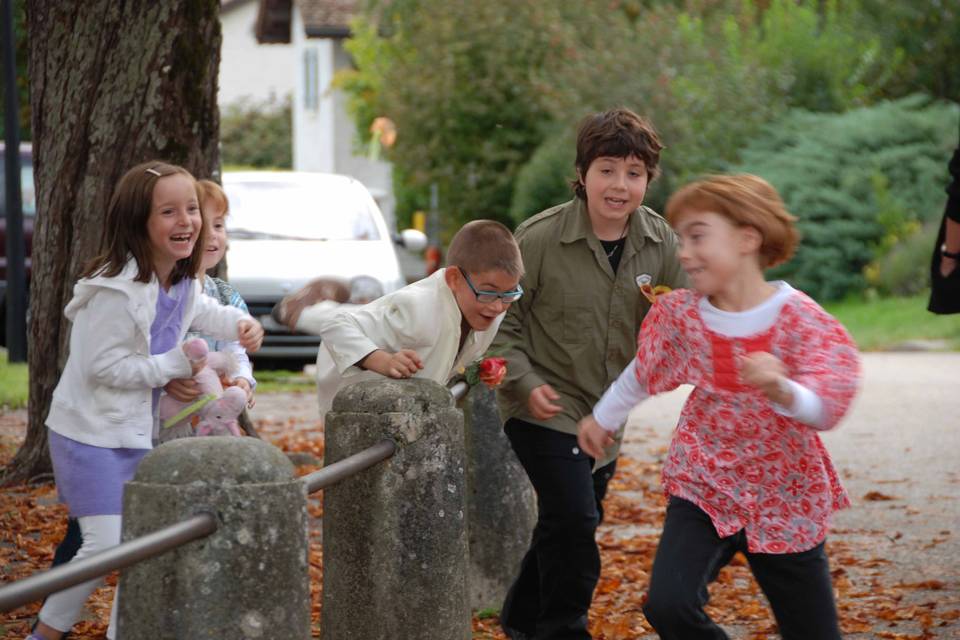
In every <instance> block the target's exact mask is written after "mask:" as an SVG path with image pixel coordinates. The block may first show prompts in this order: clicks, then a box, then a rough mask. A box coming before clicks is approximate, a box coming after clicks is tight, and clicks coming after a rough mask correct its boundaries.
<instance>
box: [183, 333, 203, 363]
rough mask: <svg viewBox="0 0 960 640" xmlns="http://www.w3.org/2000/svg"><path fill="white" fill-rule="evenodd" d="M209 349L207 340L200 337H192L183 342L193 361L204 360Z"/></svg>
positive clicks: (188, 356)
mask: <svg viewBox="0 0 960 640" xmlns="http://www.w3.org/2000/svg"><path fill="white" fill-rule="evenodd" d="M209 351H210V348H209V347H207V343H206V341H205V340H202V339H200V338H191V339H190V340H187V341H186V342H184V343H183V352H184V353H185V354H186V355H187V358H189V359H190V360H191V361H192V362H196V361H197V360H203V359H204V358H205V357H206V356H207V353H208V352H209Z"/></svg>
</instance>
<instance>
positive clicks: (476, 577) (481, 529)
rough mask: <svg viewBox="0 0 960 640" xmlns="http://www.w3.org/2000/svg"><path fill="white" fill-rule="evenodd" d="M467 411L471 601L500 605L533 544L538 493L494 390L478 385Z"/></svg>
mask: <svg viewBox="0 0 960 640" xmlns="http://www.w3.org/2000/svg"><path fill="white" fill-rule="evenodd" d="M463 414H464V419H465V422H466V428H465V437H466V451H467V490H468V493H467V522H468V524H469V527H468V535H469V544H470V573H469V576H470V578H469V584H468V589H469V590H470V605H471V606H472V607H473V608H474V609H475V610H479V609H488V608H494V609H499V608H500V605H502V604H503V599H504V598H505V597H506V595H507V589H509V588H510V584H511V583H512V582H513V579H514V578H516V577H517V574H518V573H519V572H520V561H521V560H522V559H523V555H524V553H526V551H527V548H528V547H529V546H530V536H531V535H532V533H533V527H534V525H535V524H536V523H537V496H536V494H535V493H534V491H533V485H531V484H530V479H529V478H528V477H527V474H526V472H525V471H524V470H523V467H522V466H520V461H519V460H517V456H516V454H514V452H513V449H512V448H511V447H510V441H509V440H508V439H507V436H506V434H505V433H504V432H503V423H502V422H501V421H500V412H499V411H498V410H497V401H496V395H495V394H494V392H493V391H492V390H491V389H488V388H487V387H486V386H485V385H482V384H481V385H477V386H475V387H473V388H472V389H471V390H470V393H469V394H467V397H466V399H465V400H464V402H463Z"/></svg>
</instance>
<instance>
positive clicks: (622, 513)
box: [0, 412, 960, 640]
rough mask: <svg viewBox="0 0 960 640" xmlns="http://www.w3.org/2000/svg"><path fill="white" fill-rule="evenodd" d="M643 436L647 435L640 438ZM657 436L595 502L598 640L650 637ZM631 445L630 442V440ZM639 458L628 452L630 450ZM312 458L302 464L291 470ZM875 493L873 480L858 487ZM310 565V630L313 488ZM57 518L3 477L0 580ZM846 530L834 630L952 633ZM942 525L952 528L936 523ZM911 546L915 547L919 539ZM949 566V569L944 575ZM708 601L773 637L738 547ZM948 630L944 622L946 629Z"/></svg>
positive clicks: (95, 632)
mask: <svg viewBox="0 0 960 640" xmlns="http://www.w3.org/2000/svg"><path fill="white" fill-rule="evenodd" d="M24 420H25V414H24V413H23V412H14V413H8V414H5V415H0V464H5V463H6V462H7V461H8V460H9V459H10V458H11V457H12V456H13V454H14V452H15V451H16V449H17V447H18V446H19V444H20V442H21V441H22V438H23V433H24V429H25V426H24V424H23V423H24ZM257 423H258V424H257V427H258V429H259V431H260V433H261V434H262V435H263V436H264V438H266V439H267V440H268V441H270V442H272V443H273V444H275V445H276V446H278V447H280V448H282V449H283V450H285V451H287V452H303V453H308V454H312V455H313V456H315V457H317V458H319V457H321V456H322V454H323V434H322V432H320V430H319V428H318V425H317V424H316V423H315V422H312V421H311V420H310V419H306V418H302V419H301V418H286V419H282V420H278V419H266V420H258V421H257ZM648 442H649V440H648ZM665 444H666V443H664V442H654V443H651V444H650V445H649V446H648V448H647V449H646V453H647V454H649V455H646V456H644V457H645V458H646V459H645V460H643V461H641V460H637V459H635V458H628V457H624V458H621V460H620V463H619V465H618V470H617V475H616V476H615V478H614V480H613V482H612V483H611V487H610V494H609V496H608V498H607V501H606V503H605V511H606V516H605V522H604V525H603V526H602V527H601V530H600V533H599V534H598V539H599V541H600V547H601V553H602V558H603V574H602V576H601V579H600V584H599V585H598V587H597V592H596V596H595V599H594V606H593V609H592V611H591V631H592V632H593V635H594V637H595V638H597V640H629V639H635V638H645V637H655V636H653V635H648V634H651V633H652V632H651V630H650V628H649V626H648V625H647V623H646V620H645V619H644V617H643V613H642V611H641V606H642V603H643V598H644V593H645V590H646V585H647V582H648V575H649V571H650V567H651V564H652V560H653V554H654V552H655V550H656V543H657V538H658V536H659V532H660V528H661V526H662V522H663V514H664V504H665V502H664V500H663V497H662V495H661V493H660V490H659V478H658V475H659V462H658V460H659V459H660V458H661V457H662V455H663V453H664V451H665ZM634 451H636V448H635V449H634ZM637 457H639V456H637ZM315 468H316V467H314V466H310V465H301V466H299V467H298V473H300V474H303V473H308V472H310V471H313V470H314V469H315ZM857 497H858V498H860V499H861V500H864V501H867V502H877V503H882V502H883V500H884V499H885V498H887V497H888V496H887V495H886V494H885V493H883V492H882V491H879V490H878V491H876V492H872V493H870V494H867V495H864V496H857ZM309 509H310V515H311V522H312V526H311V548H310V571H311V584H312V591H313V602H314V609H313V628H314V637H319V624H320V587H321V574H322V566H323V564H322V553H321V548H320V544H319V539H320V520H319V519H320V517H321V516H322V506H321V498H320V495H319V494H318V495H314V496H313V497H311V500H310V503H309ZM65 524H66V512H65V509H64V508H63V507H62V506H61V505H59V504H58V503H57V500H56V490H55V488H54V486H53V485H52V483H50V482H47V483H44V484H39V485H34V486H29V487H14V488H7V489H4V490H3V491H2V492H0V566H2V567H3V570H2V581H3V582H7V581H10V580H15V579H19V578H22V577H25V576H28V575H30V574H32V573H34V572H36V571H40V570H43V569H45V568H47V567H48V566H49V563H50V561H51V559H52V557H53V551H54V549H55V547H56V544H57V542H58V541H59V540H60V539H61V538H62V536H63V533H64V530H65ZM857 533H858V532H853V531H835V534H836V535H834V536H833V537H832V539H831V541H830V542H829V547H828V550H829V553H830V559H831V565H832V567H833V575H834V583H835V586H836V590H837V595H838V603H839V607H840V615H841V624H842V628H843V631H844V633H845V634H850V635H852V636H854V637H858V638H861V637H862V638H887V639H900V640H908V639H911V640H925V639H928V638H946V637H960V603H958V602H957V601H956V598H955V596H953V595H952V594H953V593H955V591H953V590H944V589H945V587H946V584H945V583H944V582H941V581H936V580H927V581H924V582H920V583H904V582H902V581H900V580H898V579H897V578H896V577H894V575H895V572H891V571H889V570H888V569H889V564H890V563H889V561H887V560H885V559H884V558H881V557H875V556H874V551H875V550H874V549H871V548H869V546H868V545H866V544H862V543H861V544H859V545H858V544H854V543H853V542H852V541H856V540H869V539H870V538H869V536H862V535H855V534H857ZM942 534H943V536H949V535H951V532H949V531H944V532H942ZM921 551H922V550H921ZM955 578H956V576H953V578H951V579H955ZM115 582H116V577H115V576H111V577H110V578H108V586H107V587H104V588H102V589H100V590H99V591H98V592H97V593H96V594H95V596H94V597H93V598H92V600H91V601H90V602H89V603H88V611H89V615H87V616H85V618H84V619H83V620H82V621H81V622H80V623H79V624H78V625H77V626H76V627H75V630H74V633H73V634H72V636H71V637H72V638H76V639H77V640H87V639H93V638H102V637H104V633H105V630H106V622H107V618H108V615H109V610H110V603H111V601H112V597H113V587H112V585H114V584H115ZM38 609H39V603H36V604H32V605H28V606H24V607H21V608H19V609H16V610H14V611H12V612H10V613H7V614H0V637H3V638H23V637H24V636H25V635H26V633H27V631H28V629H29V624H30V623H31V622H32V621H33V619H34V617H35V615H36V612H37V611H38ZM708 611H709V613H710V615H711V616H713V617H714V619H715V620H717V621H719V622H720V623H721V624H725V625H735V626H736V627H737V628H739V629H747V631H746V634H747V635H744V636H742V637H747V638H751V639H760V638H771V637H776V627H775V625H774V622H773V619H772V617H771V615H770V612H769V608H768V606H767V604H766V601H765V600H764V599H763V597H762V595H760V593H759V591H758V589H757V587H756V583H755V582H754V581H753V579H752V577H751V576H750V572H749V569H748V568H747V566H746V563H745V562H744V560H743V558H742V557H740V556H737V558H736V559H735V560H734V563H733V565H732V566H730V567H727V568H726V569H724V570H723V571H722V572H721V574H720V578H719V580H718V583H717V584H716V585H714V587H713V588H712V589H711V602H710V605H709V607H708ZM485 613H486V612H481V615H480V616H479V617H475V618H474V621H473V628H474V637H475V638H483V639H498V640H499V639H502V638H503V637H504V636H503V634H502V633H501V632H500V629H499V624H498V620H497V618H496V617H495V615H489V616H487V615H485ZM951 630H952V632H953V633H951Z"/></svg>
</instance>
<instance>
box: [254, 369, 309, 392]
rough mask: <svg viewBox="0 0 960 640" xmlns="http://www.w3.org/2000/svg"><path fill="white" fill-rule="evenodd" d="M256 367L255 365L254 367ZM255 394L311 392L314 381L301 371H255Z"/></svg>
mask: <svg viewBox="0 0 960 640" xmlns="http://www.w3.org/2000/svg"><path fill="white" fill-rule="evenodd" d="M254 366H256V365H254ZM253 376H254V377H255V378H256V379H257V393H286V392H290V391H313V388H314V384H316V383H315V380H314V379H313V377H311V376H308V375H306V374H304V373H303V372H302V371H287V370H284V369H257V370H254V373H253Z"/></svg>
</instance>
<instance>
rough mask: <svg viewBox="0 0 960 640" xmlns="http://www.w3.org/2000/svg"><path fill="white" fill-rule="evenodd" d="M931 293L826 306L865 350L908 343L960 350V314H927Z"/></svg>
mask: <svg viewBox="0 0 960 640" xmlns="http://www.w3.org/2000/svg"><path fill="white" fill-rule="evenodd" d="M928 298H929V295H928V294H922V295H918V296H913V297H910V298H881V299H877V300H870V301H866V300H862V299H849V300H845V301H843V302H836V303H831V304H827V305H825V306H826V309H827V311H829V312H830V313H831V314H833V315H834V316H836V318H837V319H838V320H840V322H842V323H843V325H844V326H845V327H846V328H847V330H848V331H849V332H850V333H851V335H853V338H854V340H856V342H857V345H858V346H859V347H860V349H861V350H863V351H878V350H883V349H888V348H890V347H893V346H895V345H897V344H900V343H902V342H906V341H908V340H921V339H922V340H938V341H943V343H944V345H945V348H947V349H953V350H960V314H954V315H947V316H941V315H936V314H933V313H930V312H929V311H927V300H928Z"/></svg>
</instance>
